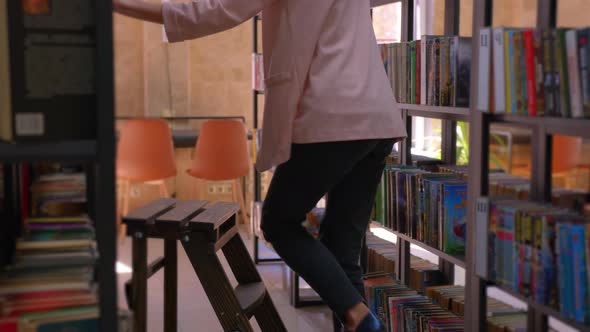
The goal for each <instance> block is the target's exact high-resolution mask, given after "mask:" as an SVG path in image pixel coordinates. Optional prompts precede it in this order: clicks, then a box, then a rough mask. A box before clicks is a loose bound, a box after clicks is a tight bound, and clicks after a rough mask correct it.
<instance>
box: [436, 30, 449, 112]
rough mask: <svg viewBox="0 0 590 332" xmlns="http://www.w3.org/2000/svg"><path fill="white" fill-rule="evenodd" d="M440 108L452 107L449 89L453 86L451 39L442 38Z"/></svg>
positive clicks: (439, 76) (440, 47)
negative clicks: (451, 76) (451, 77)
mask: <svg viewBox="0 0 590 332" xmlns="http://www.w3.org/2000/svg"><path fill="white" fill-rule="evenodd" d="M439 57H440V58H439V62H438V65H439V67H440V69H439V75H438V78H439V83H438V84H439V87H440V92H439V100H438V105H439V106H450V99H449V94H450V92H449V88H450V86H451V80H450V66H451V65H450V38H449V37H441V38H440V44H439Z"/></svg>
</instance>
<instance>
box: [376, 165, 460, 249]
mask: <svg viewBox="0 0 590 332" xmlns="http://www.w3.org/2000/svg"><path fill="white" fill-rule="evenodd" d="M454 170H455V172H454V173H447V172H440V171H438V172H429V171H426V170H423V169H420V168H417V167H414V166H402V165H387V166H386V168H385V171H384V175H383V177H382V181H381V184H380V187H379V190H378V194H377V200H376V202H377V203H376V209H375V219H376V220H377V221H378V222H379V223H381V224H382V225H383V226H385V227H386V228H390V229H392V230H394V231H398V232H401V233H404V234H407V235H408V236H410V237H412V238H414V239H416V240H419V241H422V242H424V243H426V244H428V245H430V246H432V247H434V248H438V249H440V250H442V251H444V252H446V253H450V254H462V253H464V251H465V216H466V214H465V213H466V205H467V180H466V179H465V178H464V177H463V176H462V175H460V174H457V173H458V172H459V170H460V169H458V168H457V169H454Z"/></svg>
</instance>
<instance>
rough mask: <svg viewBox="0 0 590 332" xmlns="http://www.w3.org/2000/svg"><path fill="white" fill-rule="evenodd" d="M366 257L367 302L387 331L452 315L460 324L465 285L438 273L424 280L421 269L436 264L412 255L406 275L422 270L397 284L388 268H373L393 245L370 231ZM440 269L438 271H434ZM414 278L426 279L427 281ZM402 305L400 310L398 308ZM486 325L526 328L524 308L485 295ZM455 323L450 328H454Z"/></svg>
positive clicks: (434, 323)
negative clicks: (449, 281) (421, 281)
mask: <svg viewBox="0 0 590 332" xmlns="http://www.w3.org/2000/svg"><path fill="white" fill-rule="evenodd" d="M367 245H368V253H369V257H368V259H367V261H368V262H369V264H368V265H367V267H368V271H367V273H366V276H365V290H366V296H367V304H368V306H369V308H370V310H372V311H373V312H374V313H375V314H376V315H377V316H378V317H379V318H380V319H381V320H382V321H383V322H384V323H385V324H386V327H387V330H388V331H413V330H412V329H408V326H407V325H406V324H413V326H418V325H419V324H423V325H422V327H424V328H428V327H429V324H430V325H431V326H432V327H434V326H438V325H439V324H440V323H441V322H440V321H439V319H440V318H441V317H447V316H449V314H450V316H449V317H453V319H454V321H453V324H461V320H462V317H463V315H464V312H465V287H464V286H459V285H449V284H448V282H447V281H446V280H444V277H443V276H442V275H441V276H440V277H439V276H437V277H436V278H430V279H429V280H428V277H429V275H428V274H422V272H424V271H438V266H437V265H436V264H432V263H430V262H428V261H425V260H423V259H420V258H417V257H414V256H412V257H411V262H410V266H411V267H410V268H411V270H410V276H411V278H413V274H417V273H418V274H422V275H421V276H420V278H418V279H411V280H410V285H408V286H406V285H403V284H401V283H400V282H399V281H397V280H396V279H395V274H394V273H393V272H392V271H389V270H382V269H379V268H377V269H374V268H373V267H375V266H379V265H375V263H376V262H379V257H378V256H382V257H381V259H382V260H387V261H391V260H394V259H395V256H396V246H395V245H394V244H393V243H390V242H388V241H386V240H383V239H381V238H379V237H377V236H375V235H374V234H372V233H370V232H369V233H367ZM438 272H439V273H440V271H438ZM416 280H426V281H428V283H427V284H420V283H419V282H418V283H417V282H416ZM402 308H403V310H401V309H402ZM486 309H487V327H488V329H489V330H490V331H505V329H508V330H522V329H523V328H526V322H527V314H526V312H524V311H522V310H520V309H516V308H513V307H511V306H510V305H508V304H506V303H504V302H501V301H499V300H497V299H494V298H491V297H488V298H487V305H486ZM421 315H422V316H421ZM456 328H457V327H456V326H454V325H453V328H451V329H450V330H453V331H456Z"/></svg>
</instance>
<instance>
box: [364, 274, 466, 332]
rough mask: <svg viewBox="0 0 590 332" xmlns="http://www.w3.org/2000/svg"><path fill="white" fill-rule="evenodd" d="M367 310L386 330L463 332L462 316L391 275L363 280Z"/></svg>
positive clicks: (400, 331)
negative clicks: (379, 320)
mask: <svg viewBox="0 0 590 332" xmlns="http://www.w3.org/2000/svg"><path fill="white" fill-rule="evenodd" d="M365 289H366V294H367V302H368V304H369V307H370V309H371V310H372V311H373V312H374V313H376V315H377V316H378V317H379V318H380V319H381V320H382V321H383V322H384V323H385V324H386V326H387V330H388V331H399V332H402V331H439V332H442V331H463V327H464V326H463V319H462V318H461V317H459V316H457V315H455V314H453V313H452V312H450V311H449V310H446V309H444V308H442V307H441V306H440V305H438V304H436V303H434V302H433V301H432V300H431V299H430V298H428V297H426V296H424V295H420V294H419V293H418V292H417V291H416V290H413V289H411V288H408V287H406V286H404V285H402V284H401V283H400V282H398V281H396V280H395V279H394V278H393V277H387V276H381V277H373V278H367V279H366V280H365Z"/></svg>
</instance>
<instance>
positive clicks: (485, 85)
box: [477, 28, 492, 113]
mask: <svg viewBox="0 0 590 332" xmlns="http://www.w3.org/2000/svg"><path fill="white" fill-rule="evenodd" d="M491 33H492V28H482V29H481V30H479V75H480V78H481V79H480V80H478V82H477V96H478V97H477V98H478V99H477V108H478V110H480V111H481V112H485V113H489V112H491V111H492V110H490V103H489V100H490V85H489V83H490V82H489V81H488V80H487V78H488V77H490V76H491V75H490V68H491V52H492V36H491Z"/></svg>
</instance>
